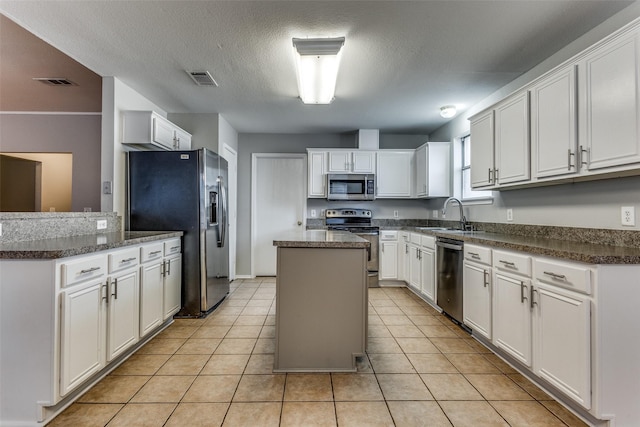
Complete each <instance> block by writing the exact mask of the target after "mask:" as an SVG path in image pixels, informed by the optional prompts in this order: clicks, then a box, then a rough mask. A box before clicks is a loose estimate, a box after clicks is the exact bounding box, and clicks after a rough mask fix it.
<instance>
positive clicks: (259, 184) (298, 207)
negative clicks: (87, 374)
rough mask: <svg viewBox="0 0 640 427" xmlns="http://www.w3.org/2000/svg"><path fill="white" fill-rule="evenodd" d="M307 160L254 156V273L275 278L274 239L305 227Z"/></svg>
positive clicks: (304, 158)
mask: <svg viewBox="0 0 640 427" xmlns="http://www.w3.org/2000/svg"><path fill="white" fill-rule="evenodd" d="M306 168H307V161H306V156H305V155H304V154H254V155H253V164H252V178H253V179H252V190H251V192H252V194H251V197H252V210H251V217H252V222H251V223H252V225H253V226H252V230H251V234H252V239H251V240H252V243H253V244H252V257H251V259H252V264H253V268H252V274H253V275H254V276H275V274H276V248H275V246H273V240H274V239H276V238H277V237H278V236H281V235H283V234H285V233H287V232H295V231H302V230H304V228H305V211H306V206H307V193H306V190H307V182H306V181H307V170H306Z"/></svg>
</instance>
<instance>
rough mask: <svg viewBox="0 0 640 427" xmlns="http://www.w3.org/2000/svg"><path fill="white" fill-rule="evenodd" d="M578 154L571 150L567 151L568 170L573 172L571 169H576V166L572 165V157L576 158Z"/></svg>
mask: <svg viewBox="0 0 640 427" xmlns="http://www.w3.org/2000/svg"><path fill="white" fill-rule="evenodd" d="M575 155H576V153H572V152H571V149H568V150H567V170H571V168H575V167H576V166H575V165H572V164H571V156H575Z"/></svg>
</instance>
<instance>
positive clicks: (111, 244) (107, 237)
mask: <svg viewBox="0 0 640 427" xmlns="http://www.w3.org/2000/svg"><path fill="white" fill-rule="evenodd" d="M182 235H183V232H182V231H123V232H114V233H104V234H88V235H81V236H69V237H58V238H54V239H43V240H29V241H22V242H12V243H3V244H0V259H56V258H66V257H70V256H75V255H83V254H89V253H93V252H98V251H104V250H108V249H116V248H120V247H125V246H131V245H137V244H140V243H146V242H152V241H155V240H163V239H170V238H172V237H180V236H182Z"/></svg>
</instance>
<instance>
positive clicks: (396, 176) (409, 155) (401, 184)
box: [376, 150, 414, 199]
mask: <svg viewBox="0 0 640 427" xmlns="http://www.w3.org/2000/svg"><path fill="white" fill-rule="evenodd" d="M413 155H414V150H398V151H395V150H393V151H391V150H389V151H379V152H378V161H377V165H378V166H377V170H376V181H377V186H378V188H377V189H376V197H377V198H379V199H381V198H389V199H405V198H410V197H411V195H412V194H411V187H412V183H413V173H412V172H413V168H412V167H411V165H412V163H413Z"/></svg>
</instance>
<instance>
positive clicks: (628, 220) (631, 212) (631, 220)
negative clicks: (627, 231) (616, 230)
mask: <svg viewBox="0 0 640 427" xmlns="http://www.w3.org/2000/svg"><path fill="white" fill-rule="evenodd" d="M620 216H621V218H620V221H621V223H622V225H628V226H631V227H633V226H635V225H636V209H635V208H634V207H633V206H623V207H621V208H620Z"/></svg>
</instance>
